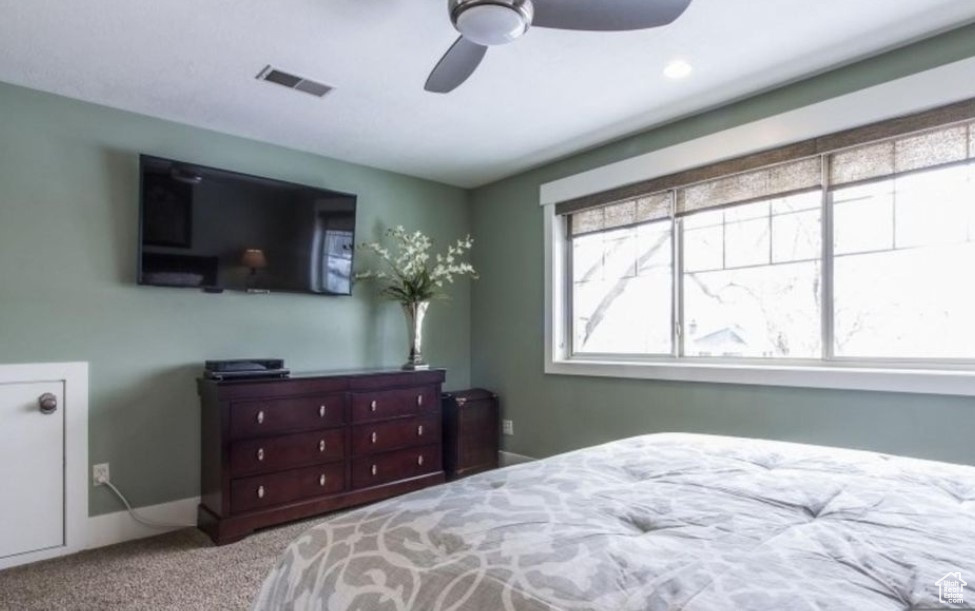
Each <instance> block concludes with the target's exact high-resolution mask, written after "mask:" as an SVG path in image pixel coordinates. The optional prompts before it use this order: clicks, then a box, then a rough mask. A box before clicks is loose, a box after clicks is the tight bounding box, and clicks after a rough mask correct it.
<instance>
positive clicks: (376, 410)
mask: <svg viewBox="0 0 975 611" xmlns="http://www.w3.org/2000/svg"><path fill="white" fill-rule="evenodd" d="M439 400H440V397H439V396H438V395H437V388H436V387H435V386H420V387H416V388H399V389H396V390H380V391H374V392H360V393H353V394H352V422H370V421H372V420H386V419H387V418H396V417H397V416H410V415H413V414H416V413H418V412H421V411H424V410H427V409H432V408H434V407H437V406H439Z"/></svg>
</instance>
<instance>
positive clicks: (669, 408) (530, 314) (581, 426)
mask: <svg viewBox="0 0 975 611" xmlns="http://www.w3.org/2000/svg"><path fill="white" fill-rule="evenodd" d="M972 56H975V26H966V27H964V28H961V29H958V30H955V31H953V32H949V33H947V34H943V35H941V36H939V37H937V38H933V39H929V40H927V41H924V42H921V43H917V44H914V45H912V46H910V47H906V48H903V49H900V50H897V51H894V52H891V53H888V54H886V55H884V56H880V57H877V58H873V59H870V60H866V61H863V62H860V63H857V64H853V65H850V66H847V67H844V68H841V69H838V70H835V71H832V72H830V73H826V74H823V75H819V76H816V77H814V78H811V79H808V80H806V81H803V82H799V83H795V84H792V85H789V86H786V87H783V88H780V89H777V90H774V91H771V92H767V93H764V94H762V95H759V96H756V97H753V98H751V99H748V100H744V101H740V102H737V103H734V104H731V105H728V106H725V107H722V108H720V109H717V110H714V111H711V112H708V113H706V114H702V115H699V116H696V117H690V118H686V119H683V120H680V121H676V122H673V123H671V124H668V125H666V126H664V127H661V128H659V129H656V130H653V131H649V132H646V133H642V134H638V135H635V136H632V137H629V138H626V139H624V140H621V141H618V142H615V143H612V144H609V145H606V146H603V147H600V148H597V149H594V150H591V151H587V152H585V153H582V154H579V155H576V156H573V157H571V158H568V159H565V160H562V161H559V162H556V163H552V164H549V165H546V166H544V167H541V168H538V169H536V170H533V171H530V172H527V173H524V174H521V175H518V176H515V177H513V178H510V179H507V180H503V181H500V182H497V183H494V184H492V185H488V186H486V187H483V188H481V189H478V190H476V191H475V192H474V193H473V197H472V202H473V206H472V217H473V227H474V235H475V236H476V238H477V240H478V242H477V246H476V248H475V253H474V255H475V259H474V263H475V266H476V267H477V269H478V271H479V272H480V273H481V279H480V281H478V282H477V283H476V284H475V285H474V288H473V301H472V308H473V309H472V321H473V345H474V348H475V349H474V352H473V354H472V375H473V381H474V383H475V385H479V386H485V387H487V388H491V389H494V390H496V391H497V392H498V393H499V394H500V396H501V398H502V401H503V410H504V413H505V417H507V418H512V419H513V420H514V421H515V435H514V436H513V437H507V438H505V440H504V446H505V449H507V450H509V451H512V452H517V453H521V454H527V455H529V456H539V457H541V456H548V455H551V454H554V453H558V452H562V451H566V450H570V449H574V448H579V447H583V446H587V445H592V444H596V443H600V442H605V441H609V440H613V439H619V438H622V437H628V436H631V435H637V434H641V433H651V432H659V431H691V432H705V433H720V434H728V435H739V436H752V437H765V438H773V439H785V440H794V441H802V442H811V443H821V444H832V445H839V446H849V447H856V448H868V449H874V450H879V451H886V452H896V453H900V454H907V455H915V456H921V457H928V458H934V459H941V460H947V461H953V462H962V463H975V443H973V439H975V399H972V398H960V397H944V396H923V395H908V394H893V393H869V392H842V391H828V390H811V389H795V388H776V387H771V386H768V387H766V386H735V385H715V384H702V383H673V382H661V381H644V380H625V379H609V378H585V377H578V376H559V375H545V374H544V373H543V361H542V358H543V355H542V349H543V339H542V337H543V332H544V329H543V299H544V280H543V268H542V262H543V250H542V248H543V247H542V239H543V234H542V211H541V209H540V207H539V205H538V197H539V187H540V185H542V184H544V183H546V182H549V181H552V180H555V179H557V178H561V177H564V176H569V175H572V174H575V173H578V172H582V171H585V170H589V169H592V168H594V167H598V166H601V165H605V164H607V163H612V162H614V161H618V160H621V159H626V158H629V157H633V156H635V155H640V154H642V153H646V152H649V151H653V150H658V149H661V148H664V147H667V146H670V145H673V144H677V143H679V142H683V141H686V140H690V139H693V138H697V137H700V136H703V135H706V134H711V133H715V132H718V131H721V130H724V129H728V128H731V127H734V126H737V125H742V124H745V123H748V122H751V121H755V120H757V119H761V118H763V117H767V116H771V115H775V114H778V113H782V112H785V111H788V110H793V109H795V108H799V107H802V106H805V105H808V104H812V103H815V102H819V101H822V100H825V99H828V98H831V97H835V96H837V95H841V94H844V93H849V92H851V91H855V90H857V89H861V88H864V87H868V86H871V85H875V84H879V83H882V82H885V81H888V80H891V79H894V78H898V77H902V76H906V75H909V74H912V73H915V72H918V71H921V70H924V69H928V68H932V67H936V66H939V65H943V64H946V63H949V62H952V61H956V60H960V59H964V58H968V57H972Z"/></svg>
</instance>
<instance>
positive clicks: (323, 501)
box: [198, 369, 445, 545]
mask: <svg viewBox="0 0 975 611" xmlns="http://www.w3.org/2000/svg"><path fill="white" fill-rule="evenodd" d="M444 377H445V373H444V371H443V370H441V369H431V370H426V371H400V370H396V371H368V372H351V373H329V374H315V375H298V376H292V377H290V378H276V379H259V380H211V379H200V380H199V381H198V390H199V394H200V399H201V403H202V427H201V428H202V448H201V449H202V456H201V474H200V484H201V503H200V508H199V520H198V524H199V527H200V528H201V529H202V530H203V531H205V532H206V533H207V534H208V535H210V538H211V539H213V541H214V542H215V543H217V544H218V545H220V544H224V543H231V542H233V541H237V540H239V539H242V538H243V537H245V536H247V535H248V534H250V533H251V532H253V531H254V530H255V529H257V528H262V527H266V526H272V525H275V524H280V523H282V522H288V521H291V520H297V519H301V518H306V517H309V516H313V515H317V514H321V513H326V512H330V511H334V510H336V509H341V508H344V507H350V506H353V505H362V504H365V503H370V502H373V501H378V500H381V499H385V498H388V497H391V496H395V495H398V494H402V493H405V492H410V491H413V490H418V489H420V488H423V487H426V486H430V485H433V484H438V483H441V482H443V481H444V479H445V476H444V471H443V463H442V458H443V443H442V434H441V418H442V415H441V385H442V384H443V381H444Z"/></svg>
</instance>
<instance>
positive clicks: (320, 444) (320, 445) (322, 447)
mask: <svg viewBox="0 0 975 611" xmlns="http://www.w3.org/2000/svg"><path fill="white" fill-rule="evenodd" d="M318 451H319V452H324V451H325V440H324V439H322V440H321V441H319V442H318Z"/></svg>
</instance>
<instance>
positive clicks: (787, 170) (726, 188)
mask: <svg viewBox="0 0 975 611" xmlns="http://www.w3.org/2000/svg"><path fill="white" fill-rule="evenodd" d="M821 183H822V161H821V160H820V158H819V157H811V158H809V159H800V160H797V161H790V162H788V163H783V164H779V165H774V166H770V167H767V168H762V169H759V170H753V171H751V172H744V173H741V174H735V175H733V176H727V177H723V178H717V179H714V180H709V181H706V182H701V183H698V184H695V185H690V186H687V187H684V188H682V189H678V190H677V214H689V213H691V212H697V211H699V210H706V209H708V208H718V207H722V206H730V205H732V204H739V203H745V202H749V201H756V200H760V199H767V198H770V197H775V196H784V195H789V194H791V193H798V192H801V191H808V190H810V189H818V188H820V186H821Z"/></svg>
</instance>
